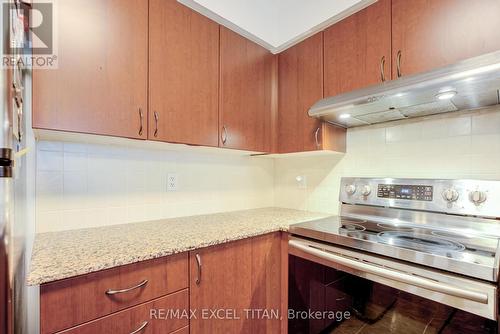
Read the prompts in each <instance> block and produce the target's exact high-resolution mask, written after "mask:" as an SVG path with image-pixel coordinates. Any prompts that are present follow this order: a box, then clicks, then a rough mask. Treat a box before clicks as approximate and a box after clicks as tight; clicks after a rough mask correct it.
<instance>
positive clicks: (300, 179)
mask: <svg viewBox="0 0 500 334" xmlns="http://www.w3.org/2000/svg"><path fill="white" fill-rule="evenodd" d="M295 181H296V182H297V188H298V189H307V178H306V176H305V175H298V176H297V177H295Z"/></svg>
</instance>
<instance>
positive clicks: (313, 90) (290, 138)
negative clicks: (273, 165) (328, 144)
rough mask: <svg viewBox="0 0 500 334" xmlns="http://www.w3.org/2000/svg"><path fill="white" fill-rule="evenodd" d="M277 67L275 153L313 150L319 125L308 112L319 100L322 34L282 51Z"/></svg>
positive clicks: (321, 84) (321, 93) (321, 72)
mask: <svg viewBox="0 0 500 334" xmlns="http://www.w3.org/2000/svg"><path fill="white" fill-rule="evenodd" d="M278 68H279V71H278V73H279V75H278V78H279V79H278V87H279V90H278V98H279V102H278V152H279V153H290V152H302V151H314V150H316V149H318V147H317V145H316V141H315V132H316V129H317V128H318V127H319V126H320V123H321V122H320V121H319V120H317V119H315V118H312V117H309V115H308V111H309V108H311V106H312V105H313V104H314V103H316V102H317V101H318V100H320V99H321V98H323V34H322V33H319V34H316V35H314V36H312V37H309V38H308V39H306V40H305V41H303V42H302V43H300V44H298V45H296V46H293V47H291V48H290V49H288V50H286V51H284V52H282V53H281V54H280V55H279V58H278Z"/></svg>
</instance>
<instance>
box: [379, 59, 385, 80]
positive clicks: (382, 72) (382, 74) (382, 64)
mask: <svg viewBox="0 0 500 334" xmlns="http://www.w3.org/2000/svg"><path fill="white" fill-rule="evenodd" d="M380 80H381V81H382V82H385V56H382V58H381V59H380Z"/></svg>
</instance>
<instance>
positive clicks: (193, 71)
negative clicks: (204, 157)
mask: <svg viewBox="0 0 500 334" xmlns="http://www.w3.org/2000/svg"><path fill="white" fill-rule="evenodd" d="M146 2H147V1H146ZM149 3H150V11H149V13H150V14H149V15H150V17H149V20H150V21H149V62H150V63H149V89H150V91H149V93H150V95H149V102H150V104H149V105H150V116H149V139H151V140H160V141H167V142H176V143H185V144H194V145H205V146H217V145H218V142H219V141H218V93H219V91H218V84H219V26H218V25H217V24H216V23H215V22H213V21H211V20H209V19H208V18H206V17H204V16H202V15H200V14H198V13H196V12H195V11H193V10H191V9H189V8H187V7H185V6H183V5H181V4H180V3H178V2H177V1H176V0H150V1H149Z"/></svg>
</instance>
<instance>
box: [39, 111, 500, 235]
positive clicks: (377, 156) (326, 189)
mask: <svg viewBox="0 0 500 334" xmlns="http://www.w3.org/2000/svg"><path fill="white" fill-rule="evenodd" d="M168 173H176V174H177V176H178V189H179V190H178V191H176V192H167V174H168ZM297 176H304V177H305V178H306V180H307V182H306V183H307V184H306V187H305V188H304V187H302V188H301V187H299V184H298V182H297V180H296V177H297ZM342 176H365V177H430V178H478V179H500V108H494V109H491V110H483V111H471V112H466V113H456V114H449V115H448V116H446V117H443V116H438V117H428V118H423V119H417V120H408V121H405V122H395V123H388V124H386V125H376V126H370V127H362V128H354V129H349V130H348V133H347V153H346V154H345V155H331V156H313V157H293V158H290V157H288V158H284V159H282V158H277V159H274V160H273V159H270V158H259V157H242V156H232V155H229V156H228V155H219V154H216V155H214V154H208V153H194V152H190V151H188V152H183V151H164V150H149V149H144V150H143V149H136V148H127V147H121V146H120V147H118V146H112V145H94V144H80V143H78V144H76V143H66V142H65V143H60V142H47V141H42V142H39V143H38V144H37V174H36V177H37V180H36V219H37V223H36V227H37V232H47V231H58V230H67V229H76V228H84V227H95V226H103V225H112V224H122V223H130V222H137V221H145V220H153V219H161V218H170V217H179V216H187V215H195V214H206V213H215V212H223V211H231V210H243V209H252V208H259V207H267V206H273V205H275V206H281V207H287V208H293V209H302V210H312V211H323V212H330V213H333V214H336V213H337V212H338V194H339V188H340V178H341V177H342Z"/></svg>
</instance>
